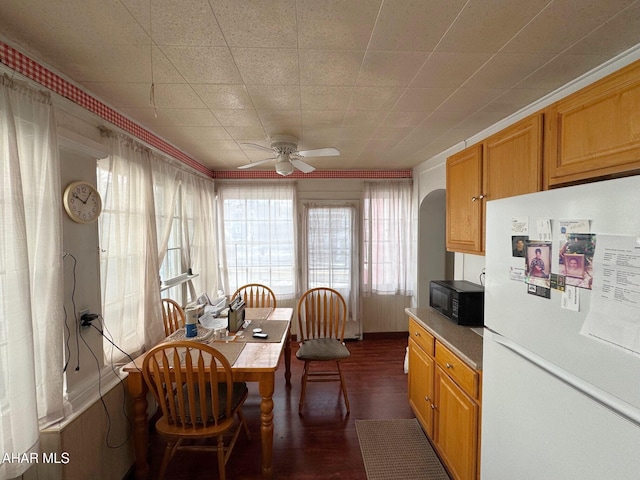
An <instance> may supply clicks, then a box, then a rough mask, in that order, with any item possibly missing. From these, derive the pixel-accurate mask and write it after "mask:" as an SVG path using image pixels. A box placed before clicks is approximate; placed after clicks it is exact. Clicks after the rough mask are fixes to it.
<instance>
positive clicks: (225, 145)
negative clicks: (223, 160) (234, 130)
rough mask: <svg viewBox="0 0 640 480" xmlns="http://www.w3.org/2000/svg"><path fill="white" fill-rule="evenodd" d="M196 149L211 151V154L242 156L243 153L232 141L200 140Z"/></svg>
mask: <svg viewBox="0 0 640 480" xmlns="http://www.w3.org/2000/svg"><path fill="white" fill-rule="evenodd" d="M197 145H198V147H201V150H200V151H203V150H204V149H206V150H211V151H213V152H235V153H238V152H240V153H241V154H242V156H244V152H242V149H241V148H240V147H239V146H238V144H237V143H236V142H235V141H233V140H213V139H209V140H201V141H199V142H198V143H197Z"/></svg>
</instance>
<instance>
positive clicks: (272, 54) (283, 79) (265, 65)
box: [231, 48, 300, 85]
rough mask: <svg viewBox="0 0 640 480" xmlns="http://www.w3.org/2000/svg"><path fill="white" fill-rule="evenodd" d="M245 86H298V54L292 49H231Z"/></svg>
mask: <svg viewBox="0 0 640 480" xmlns="http://www.w3.org/2000/svg"><path fill="white" fill-rule="evenodd" d="M231 53H232V54H233V59H234V62H235V64H236V65H237V66H238V70H239V71H240V74H241V75H242V80H243V81H244V83H246V84H247V85H298V84H299V83H300V73H299V71H298V52H297V50H295V49H293V48H278V49H275V48H232V49H231Z"/></svg>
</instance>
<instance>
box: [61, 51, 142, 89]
mask: <svg viewBox="0 0 640 480" xmlns="http://www.w3.org/2000/svg"><path fill="white" fill-rule="evenodd" d="M96 50H97V51H96ZM58 61H59V62H63V63H65V64H67V65H68V67H67V72H68V73H69V75H71V76H72V78H74V79H75V81H77V82H79V83H84V82H102V83H107V82H122V80H123V79H126V80H127V82H131V83H135V82H149V84H151V50H150V48H149V46H148V45H147V46H145V45H114V46H113V47H107V46H106V45H104V46H101V47H99V48H97V49H88V48H81V49H71V48H69V49H64V50H62V51H61V52H60V53H59V54H58Z"/></svg>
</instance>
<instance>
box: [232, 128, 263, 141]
mask: <svg viewBox="0 0 640 480" xmlns="http://www.w3.org/2000/svg"><path fill="white" fill-rule="evenodd" d="M226 131H227V133H228V135H229V136H230V137H231V138H233V139H234V140H243V141H252V142H255V141H258V140H264V139H265V138H266V137H267V134H266V133H265V131H264V128H262V127H261V126H260V127H226Z"/></svg>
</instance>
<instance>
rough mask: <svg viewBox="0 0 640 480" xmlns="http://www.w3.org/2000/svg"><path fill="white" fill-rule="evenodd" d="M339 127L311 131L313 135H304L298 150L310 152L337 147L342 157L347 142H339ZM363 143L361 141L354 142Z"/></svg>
mask: <svg viewBox="0 0 640 480" xmlns="http://www.w3.org/2000/svg"><path fill="white" fill-rule="evenodd" d="M339 132H340V128H339V127H337V126H336V127H320V128H314V129H313V130H311V133H309V134H307V133H303V135H302V137H301V140H300V142H298V148H300V149H302V150H305V149H306V150H308V149H311V148H325V147H335V148H337V149H339V150H340V153H341V155H342V154H343V153H344V152H343V150H344V149H345V143H346V141H345V140H338V134H339ZM354 141H361V140H354Z"/></svg>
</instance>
